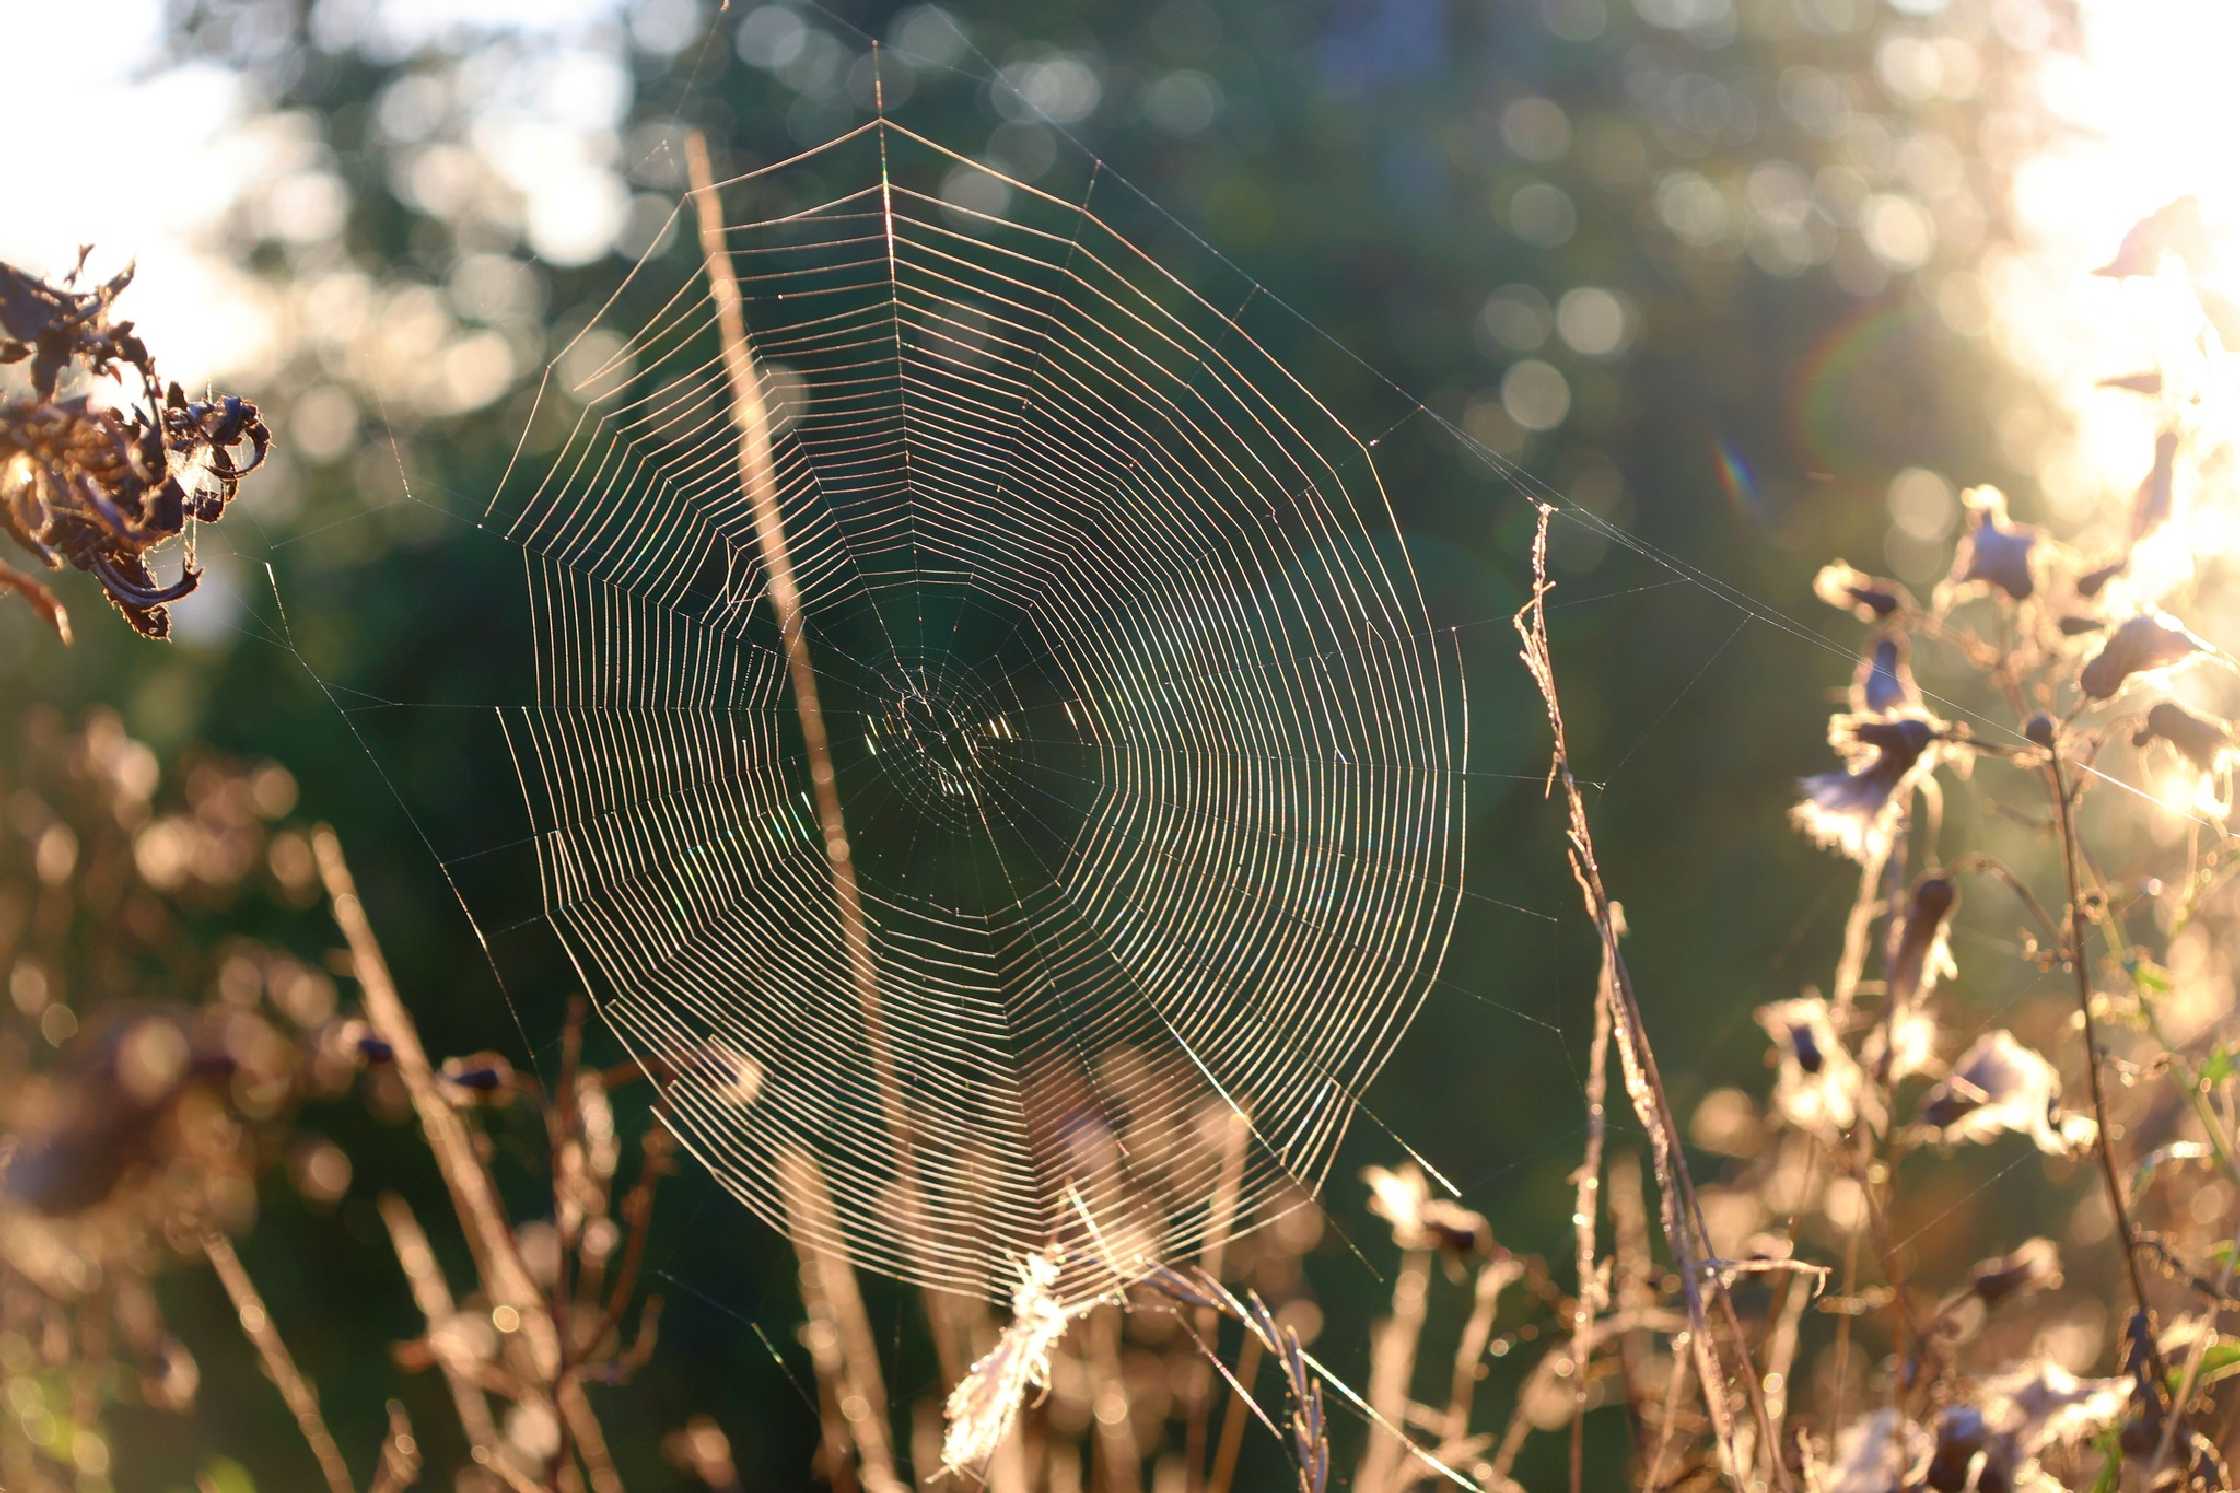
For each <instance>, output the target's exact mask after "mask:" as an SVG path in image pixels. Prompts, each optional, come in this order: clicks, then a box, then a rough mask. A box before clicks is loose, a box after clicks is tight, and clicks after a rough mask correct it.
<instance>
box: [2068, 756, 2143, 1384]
mask: <svg viewBox="0 0 2240 1493" xmlns="http://www.w3.org/2000/svg"><path fill="white" fill-rule="evenodd" d="M2040 745H2042V746H2044V747H2045V749H2046V782H2047V787H2048V789H2049V790H2050V791H2051V792H2052V794H2053V811H2054V815H2055V818H2056V821H2057V823H2058V825H2059V829H2060V834H2061V868H2062V872H2063V874H2064V875H2065V876H2066V877H2067V879H2068V885H2069V944H2070V948H2069V964H2070V967H2071V968H2072V969H2073V970H2075V972H2076V976H2077V1009H2078V1010H2079V1011H2080V1012H2081V1013H2083V1016H2084V1071H2085V1074H2086V1076H2087V1078H2088V1079H2089V1080H2090V1081H2091V1092H2092V1122H2093V1126H2094V1128H2095V1130H2096V1131H2097V1134H2096V1136H2095V1139H2096V1140H2097V1142H2098V1144H2097V1145H2095V1146H2094V1147H2093V1149H2094V1150H2095V1151H2096V1152H2098V1153H2099V1156H2100V1175H2101V1178H2102V1180H2103V1181H2105V1182H2106V1183H2107V1187H2108V1207H2109V1208H2110V1209H2111V1210H2112V1211H2113V1213H2114V1215H2115V1225H2116V1238H2117V1240H2118V1241H2119V1242H2120V1243H2121V1244H2122V1246H2123V1266H2124V1269H2125V1271H2126V1272H2127V1273H2128V1274H2129V1275H2130V1277H2131V1295H2132V1299H2133V1300H2134V1301H2136V1302H2137V1303H2138V1307H2139V1318H2140V1321H2141V1322H2142V1323H2144V1324H2145V1325H2146V1331H2145V1332H2143V1333H2141V1334H2140V1337H2141V1339H2142V1341H2143V1342H2144V1343H2145V1345H2146V1350H2147V1361H2148V1362H2149V1363H2150V1364H2151V1365H2152V1366H2153V1368H2154V1376H2155V1383H2156V1384H2158V1385H2162V1384H2167V1383H2168V1382H2169V1379H2170V1370H2169V1367H2168V1366H2167V1365H2166V1364H2164V1363H2163V1361H2162V1349H2161V1347H2160V1346H2159V1345H2158V1344H2157V1343H2156V1342H2155V1340H2154V1319H2153V1317H2152V1316H2151V1315H2150V1313H2149V1311H2148V1304H2147V1282H2146V1277H2145V1275H2144V1274H2143V1273H2142V1272H2141V1271H2140V1269H2139V1235H2138V1233H2137V1232H2136V1231H2135V1230H2134V1229H2133V1228H2132V1225H2131V1210H2130V1208H2129V1207H2128V1206H2127V1205H2126V1204H2125V1202H2124V1199H2123V1180H2122V1179H2121V1178H2120V1177H2118V1176H2117V1175H2116V1162H2115V1150H2114V1142H2113V1140H2112V1139H2111V1138H2110V1137H2109V1134H2108V1101H2107V1096H2106V1095H2105V1094H2104V1093H2103V1092H2102V1091H2101V1084H2100V1037H2099V1030H2098V1026H2097V1024H2096V1022H2095V1020H2094V1017H2093V1012H2092V967H2091V965H2090V963H2089V962H2088V961H2087V959H2086V955H2085V910H2084V898H2083V896H2082V895H2081V894H2080V893H2079V890H2078V885H2077V827H2076V821H2075V817H2074V812H2073V806H2072V805H2071V803H2070V801H2069V786H2068V782H2067V779H2066V777H2065V776H2064V774H2063V773H2062V771H2061V752H2060V750H2059V748H2058V746H2057V745H2056V744H2055V742H2054V741H2053V740H2052V739H2051V738H2050V735H2049V737H2048V739H2047V740H2045V741H2042V742H2041V743H2040Z"/></svg>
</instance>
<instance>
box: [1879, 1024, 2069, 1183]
mask: <svg viewBox="0 0 2240 1493" xmlns="http://www.w3.org/2000/svg"><path fill="white" fill-rule="evenodd" d="M1921 1122H1922V1123H1923V1124H1924V1125H1926V1126H1928V1127H1930V1128H1931V1129H1932V1130H1934V1131H1936V1133H1937V1139H1939V1140H1942V1141H1945V1142H1947V1143H1950V1142H1955V1141H1987V1140H1990V1139H1991V1138H1992V1137H1994V1136H1997V1135H2002V1134H2005V1133H2007V1132H2009V1131H2013V1132H2015V1133H2017V1134H2021V1135H2027V1136H2029V1137H2030V1138H2031V1139H2032V1140H2034V1141H2036V1142H2037V1145H2038V1149H2039V1150H2041V1151H2044V1152H2047V1153H2048V1154H2050V1155H2054V1156H2067V1155H2069V1154H2071V1153H2072V1152H2074V1151H2076V1150H2077V1149H2078V1148H2079V1147H2080V1146H2083V1145H2086V1144H2088V1143H2089V1142H2090V1141H2091V1139H2092V1136H2093V1128H2092V1121H2091V1120H2089V1119H2087V1118H2086V1117H2084V1116H2082V1115H2072V1114H2064V1113H2063V1112H2062V1110H2061V1075H2060V1074H2059V1073H2057V1072H2055V1071H2054V1067H2053V1064H2051V1063H2049V1062H2047V1061H2046V1060H2045V1058H2043V1057H2042V1056H2040V1055H2039V1054H2038V1053H2036V1052H2033V1051H2032V1050H2031V1049H2029V1048H2027V1047H2025V1046H2023V1045H2022V1044H2021V1043H2020V1042H2017V1041H2016V1040H2015V1039H2014V1033H2012V1032H2010V1031H2006V1030H2004V1029H2001V1030H1999V1031H1995V1032H1986V1033H1985V1034H1984V1035H1983V1036H1981V1037H1978V1038H1977V1039H1976V1042H1975V1045H1974V1046H1973V1047H1970V1048H1969V1049H1968V1050H1967V1052H1965V1053H1964V1054H1962V1055H1961V1058H1960V1061H1959V1062H1957V1063H1955V1064H1954V1065H1953V1068H1952V1072H1951V1073H1950V1074H1948V1075H1946V1077H1945V1079H1944V1081H1943V1082H1941V1083H1939V1084H1938V1085H1937V1086H1936V1087H1935V1088H1933V1089H1931V1090H1930V1091H1929V1092H1928V1093H1927V1094H1926V1095H1924V1096H1923V1097H1922V1101H1921Z"/></svg>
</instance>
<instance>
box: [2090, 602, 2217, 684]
mask: <svg viewBox="0 0 2240 1493" xmlns="http://www.w3.org/2000/svg"><path fill="white" fill-rule="evenodd" d="M2208 647H2209V645H2208V644H2207V643H2204V642H2202V641H2201V639H2199V638H2197V637H2195V636H2194V635H2193V634H2192V633H2191V632H2189V631H2188V630H2187V629H2186V626H2185V624H2184V623H2182V622H2180V621H2179V620H2178V619H2177V618H2175V617H2173V616H2171V615H2169V614H2168V613H2167V612H2141V613H2140V614H2139V615H2138V616H2136V617H2133V618H2132V619H2130V620H2129V621H2128V622H2125V623H2124V624H2123V625H2122V626H2121V627H2118V628H2117V629H2116V630H2115V631H2114V632H2113V633H2111V634H2110V635H2109V637H2108V641H2107V642H2106V643H2104V644H2102V645H2101V648H2100V651H2099V652H2098V653H2096V654H2094V655H2093V657H2092V660H2091V662H2089V663H2087V664H2086V665H2085V666H2084V671H2083V672H2082V673H2081V674H2079V675H2078V676H2077V682H2078V683H2079V684H2081V685H2082V686H2084V692H2085V695H2086V697H2087V698H2088V699H2093V700H2107V699H2112V698H2114V696H2115V695H2116V694H2117V692H2118V691H2120V690H2121V689H2122V688H2123V687H2124V685H2125V684H2126V683H2128V682H2129V681H2130V680H2131V678H2132V677H2133V676H2134V675H2138V674H2150V673H2153V672H2155V671H2156V670H2158V669H2167V668H2169V667H2171V666H2172V665H2174V664H2181V663H2184V662H2185V661H2186V660H2188V659H2190V658H2192V657H2193V656H2194V655H2196V654H2198V653H2203V652H2206V651H2208Z"/></svg>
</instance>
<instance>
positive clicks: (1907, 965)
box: [1890, 875, 1960, 1011]
mask: <svg viewBox="0 0 2240 1493" xmlns="http://www.w3.org/2000/svg"><path fill="white" fill-rule="evenodd" d="M1959 904H1960V889H1959V888H1958V887H1956V886H1954V885H1953V883H1952V878H1950V877H1948V876H1941V875H1930V876H1924V877H1922V878H1921V879H1920V880H1919V881H1917V882H1915V883H1914V884H1913V898H1912V900H1911V902H1910V903H1908V905H1907V907H1906V919H1905V926H1904V927H1903V928H1902V929H1901V930H1900V931H1899V934H1898V951H1897V953H1896V954H1895V955H1894V956H1893V957H1892V959H1891V961H1890V1004H1891V1005H1892V1006H1893V1007H1894V1008H1896V1009H1898V1010H1900V1011H1903V1010H1905V1009H1907V1008H1908V1007H1910V1006H1912V1005H1913V1004H1914V1003H1915V1002H1916V1001H1921V1000H1926V999H1927V998H1928V997H1929V995H1930V993H1931V992H1932V991H1934V990H1935V989H1936V988H1937V980H1938V977H1940V976H1942V975H1950V974H1957V973H1959V971H1958V969H1957V968H1956V967H1955V966H1954V964H1953V962H1952V950H1951V948H1950V946H1949V945H1948V943H1947V941H1946V935H1947V933H1948V932H1949V931H1950V928H1951V921H1952V910H1953V908H1955V907H1957V906H1958V905H1959Z"/></svg>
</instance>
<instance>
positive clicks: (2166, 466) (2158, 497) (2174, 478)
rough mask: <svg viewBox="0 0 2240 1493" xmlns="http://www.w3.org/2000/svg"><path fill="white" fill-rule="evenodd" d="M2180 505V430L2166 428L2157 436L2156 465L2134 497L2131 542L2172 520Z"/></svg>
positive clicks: (2155, 439) (2142, 480) (2152, 467)
mask: <svg viewBox="0 0 2240 1493" xmlns="http://www.w3.org/2000/svg"><path fill="white" fill-rule="evenodd" d="M2177 506H2178V433H2177V432H2176V431H2175V430H2165V431H2163V432H2161V433H2160V434H2158V435H2157V436H2155V438H2154V464H2153V465H2152V466H2150V467H2148V468H2147V475H2146V476H2144V477H2142V478H2140V479H2139V490H2138V491H2137V492H2136V493H2134V494H2132V498H2131V542H2132V543H2133V544H2137V543H2139V542H2140V541H2141V540H2143V539H2145V538H2147V537H2148V536H2149V535H2151V534H2153V533H2154V532H2155V531H2156V530H2158V529H2160V528H2161V527H2162V526H2163V525H2165V524H2167V523H2169V522H2170V518H2171V515H2172V514H2174V513H2175V512H2176V511H2177Z"/></svg>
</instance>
